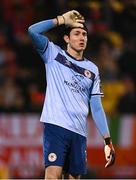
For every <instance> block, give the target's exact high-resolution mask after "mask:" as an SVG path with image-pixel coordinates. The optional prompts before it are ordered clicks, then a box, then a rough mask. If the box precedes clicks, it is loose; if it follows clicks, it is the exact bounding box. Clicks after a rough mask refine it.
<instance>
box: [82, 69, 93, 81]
mask: <svg viewBox="0 0 136 180" xmlns="http://www.w3.org/2000/svg"><path fill="white" fill-rule="evenodd" d="M84 75H85V76H86V77H88V78H89V79H90V78H91V76H92V75H91V72H90V71H89V70H87V69H85V71H84Z"/></svg>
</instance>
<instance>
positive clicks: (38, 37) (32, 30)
mask: <svg viewBox="0 0 136 180" xmlns="http://www.w3.org/2000/svg"><path fill="white" fill-rule="evenodd" d="M55 26H57V19H50V20H44V21H41V22H38V23H36V24H33V25H31V26H30V27H29V28H28V33H29V35H30V37H31V39H32V42H33V44H34V46H35V48H36V49H37V50H40V51H44V49H46V47H47V44H48V38H47V37H46V36H45V35H44V34H43V33H45V32H47V31H49V30H50V29H52V28H54V27H55Z"/></svg>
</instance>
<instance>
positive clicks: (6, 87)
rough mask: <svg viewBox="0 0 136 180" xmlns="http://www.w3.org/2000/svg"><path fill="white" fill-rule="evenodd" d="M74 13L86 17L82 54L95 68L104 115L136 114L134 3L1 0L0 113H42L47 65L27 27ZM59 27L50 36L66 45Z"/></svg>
mask: <svg viewBox="0 0 136 180" xmlns="http://www.w3.org/2000/svg"><path fill="white" fill-rule="evenodd" d="M72 9H75V10H78V11H79V12H80V13H81V14H82V15H83V16H84V17H85V19H86V25H87V28H88V32H89V34H88V47H87V49H86V52H85V56H86V57H87V58H89V59H91V60H92V61H93V62H94V63H95V64H97V66H98V67H99V70H100V77H101V81H102V89H103V91H104V94H105V98H103V105H104V108H105V110H106V113H108V114H114V113H136V93H135V92H136V91H135V90H136V72H135V67H136V50H135V48H136V0H84V1H83V0H50V1H48V0H10V1H8V0H1V5H0V112H41V109H42V106H43V101H44V94H45V87H46V81H45V72H44V71H45V69H44V68H45V67H44V65H43V62H42V60H41V58H40V56H39V55H38V53H37V52H36V51H35V49H34V47H33V45H32V43H31V40H30V37H29V36H28V32H27V29H28V27H29V26H30V25H31V24H33V23H35V22H38V21H41V20H44V19H51V18H54V17H56V16H57V15H60V14H62V13H64V12H66V11H68V10H72ZM58 28H59V29H60V31H59V32H60V35H59V36H58V33H57V32H58V31H56V30H55V29H54V30H51V31H50V32H49V33H48V36H49V37H50V39H51V40H53V41H54V42H55V43H56V44H58V45H60V46H62V47H65V45H64V41H63V38H62V39H61V38H60V37H61V33H62V34H63V28H61V27H58Z"/></svg>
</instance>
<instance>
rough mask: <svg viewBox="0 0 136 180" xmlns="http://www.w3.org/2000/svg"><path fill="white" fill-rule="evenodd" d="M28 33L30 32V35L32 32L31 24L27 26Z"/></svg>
mask: <svg viewBox="0 0 136 180" xmlns="http://www.w3.org/2000/svg"><path fill="white" fill-rule="evenodd" d="M28 34H30V35H31V34H33V29H32V26H29V27H28Z"/></svg>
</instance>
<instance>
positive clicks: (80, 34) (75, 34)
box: [67, 28, 87, 52]
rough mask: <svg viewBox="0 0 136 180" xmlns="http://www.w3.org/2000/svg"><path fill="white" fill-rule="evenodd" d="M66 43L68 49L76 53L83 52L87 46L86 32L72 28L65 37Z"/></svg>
mask: <svg viewBox="0 0 136 180" xmlns="http://www.w3.org/2000/svg"><path fill="white" fill-rule="evenodd" d="M67 43H68V45H69V47H70V48H72V49H73V50H75V51H77V52H81V51H84V50H85V48H86V45H87V32H86V31H85V30H84V29H81V28H74V29H72V30H71V32H70V35H69V36H67Z"/></svg>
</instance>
